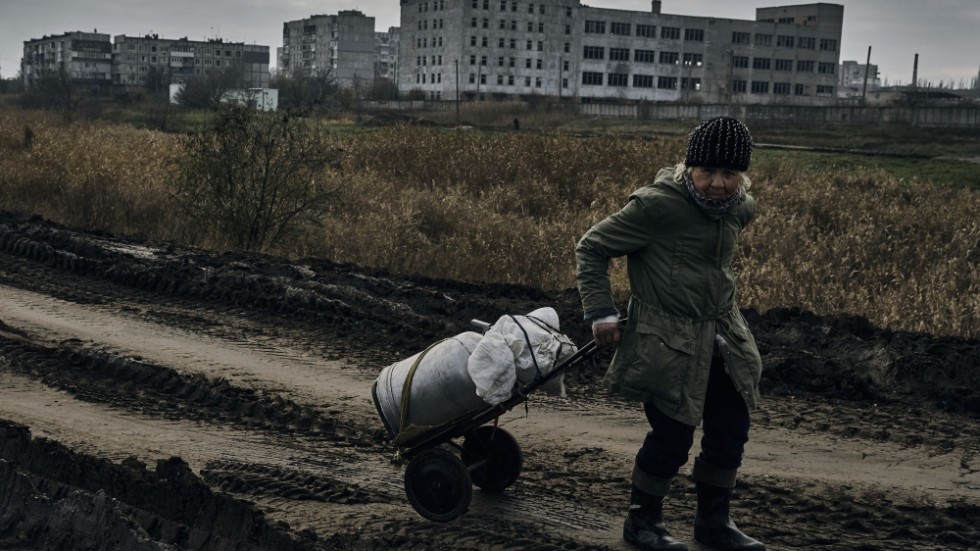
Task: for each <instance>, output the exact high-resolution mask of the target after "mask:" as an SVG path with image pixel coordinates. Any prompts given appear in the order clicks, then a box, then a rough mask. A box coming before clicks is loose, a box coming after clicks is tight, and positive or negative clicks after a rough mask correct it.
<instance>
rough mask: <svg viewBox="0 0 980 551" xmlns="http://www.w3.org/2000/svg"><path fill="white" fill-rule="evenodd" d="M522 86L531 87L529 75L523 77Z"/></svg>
mask: <svg viewBox="0 0 980 551" xmlns="http://www.w3.org/2000/svg"><path fill="white" fill-rule="evenodd" d="M524 86H527V87H528V88H530V87H531V77H524Z"/></svg>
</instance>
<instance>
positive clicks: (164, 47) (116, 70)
mask: <svg viewBox="0 0 980 551" xmlns="http://www.w3.org/2000/svg"><path fill="white" fill-rule="evenodd" d="M112 54H113V55H112V82H113V84H114V85H116V86H119V87H122V88H134V89H135V88H145V87H146V86H148V85H152V84H154V83H158V84H162V85H164V86H166V85H167V84H171V83H172V84H178V83H184V82H187V80H188V79H191V78H195V77H206V76H208V75H217V74H219V73H223V72H229V71H230V72H231V73H232V74H234V75H235V76H236V77H237V79H238V86H239V87H241V88H266V87H268V86H269V47H268V46H258V45H255V44H245V43H244V42H225V41H224V40H222V39H220V38H215V39H209V40H188V39H187V37H184V38H176V39H173V38H160V36H159V35H156V34H148V35H144V36H126V35H117V36H116V37H115V40H114V43H113V45H112Z"/></svg>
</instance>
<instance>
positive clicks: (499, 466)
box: [371, 321, 599, 522]
mask: <svg viewBox="0 0 980 551" xmlns="http://www.w3.org/2000/svg"><path fill="white" fill-rule="evenodd" d="M479 323H482V322H477V321H474V324H479ZM598 350H599V347H598V346H597V345H596V343H595V341H590V342H589V343H588V344H586V345H585V346H583V347H582V348H581V349H579V350H578V351H576V352H575V353H574V354H573V355H572V356H570V357H568V358H567V359H565V360H564V361H562V362H561V363H559V364H558V365H556V366H555V367H554V369H552V370H551V371H549V372H548V373H547V374H545V375H541V376H539V377H537V378H535V380H533V381H531V382H529V383H527V384H524V385H521V386H519V387H518V388H516V389H515V391H514V392H513V394H512V395H511V398H509V399H508V400H506V401H504V402H502V403H500V404H497V405H495V406H489V405H488V406H487V407H485V408H482V409H478V410H476V411H472V412H470V413H467V414H466V415H463V416H461V417H458V418H456V419H454V420H452V421H450V422H447V423H445V424H442V425H439V426H437V427H435V428H433V429H431V430H427V431H424V432H422V433H421V434H415V435H412V436H411V437H410V438H408V439H407V440H406V439H401V441H400V440H399V439H398V438H395V444H396V445H397V446H398V452H397V457H398V459H399V460H401V461H406V462H407V466H406V468H405V493H406V494H407V496H408V501H409V502H410V503H411V504H412V507H414V508H415V510H416V511H417V512H418V513H419V514H420V515H422V516H423V517H425V518H427V519H429V520H433V521H436V522H447V521H450V520H453V519H455V518H457V517H459V516H460V515H462V514H463V513H465V512H466V510H467V508H468V507H469V504H470V500H471V498H472V496H473V485H476V486H477V487H479V488H480V489H482V490H484V491H488V492H500V491H502V490H504V489H505V488H507V487H509V486H510V485H511V484H513V483H514V482H515V481H516V480H517V477H518V476H519V475H520V472H521V467H522V466H523V455H522V454H521V448H520V446H519V445H518V443H517V440H516V439H515V438H514V437H513V436H512V435H511V434H510V433H508V432H507V431H505V430H504V429H502V428H500V427H498V426H496V422H495V421H496V420H497V418H498V417H500V416H501V415H502V414H504V413H506V412H507V411H509V410H511V409H512V408H514V407H516V406H518V405H520V404H522V403H524V402H525V401H527V399H528V397H529V396H530V395H531V393H533V392H534V391H535V390H537V389H538V388H539V387H541V386H542V385H544V384H546V383H547V382H548V381H551V380H552V379H554V378H556V377H558V376H560V375H562V374H563V373H565V372H566V371H568V370H569V369H571V368H573V367H576V366H578V365H580V364H581V363H583V362H585V361H586V360H588V359H590V358H591V357H592V356H593V355H594V354H595V353H596V352H597V351H598ZM371 394H372V397H373V399H374V403H375V406H376V407H377V408H378V413H379V415H380V416H381V420H382V422H383V423H384V425H385V428H386V429H387V430H388V433H389V434H390V435H391V436H392V437H396V436H398V435H396V431H394V430H393V429H392V426H391V424H390V423H389V422H388V421H387V420H386V418H385V415H384V412H383V411H382V408H381V405H380V403H379V401H378V389H377V382H375V384H374V385H373V386H372V388H371ZM491 421H494V423H493V424H488V423H490V422H491ZM460 438H461V439H462V443H459V442H457V441H456V440H457V439H460ZM453 450H456V452H458V453H456V452H454V451H453Z"/></svg>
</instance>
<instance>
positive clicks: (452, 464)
mask: <svg viewBox="0 0 980 551" xmlns="http://www.w3.org/2000/svg"><path fill="white" fill-rule="evenodd" d="M405 494H406V495H407V496H408V502H409V503H411V504H412V507H414V508H415V510H416V511H417V512H418V513H419V514H420V515H422V516H423V517H425V518H427V519H429V520H432V521H435V522H449V521H451V520H453V519H456V518H458V517H459V516H460V515H462V514H463V513H465V512H466V510H467V509H468V508H469V506H470V500H471V499H472V498H473V483H472V482H471V481H470V473H469V471H468V470H467V469H466V465H464V464H463V462H462V461H460V459H459V458H458V457H456V455H455V454H453V453H452V452H451V451H449V450H447V449H444V448H430V449H428V450H423V451H422V452H420V453H419V454H418V455H416V456H415V457H413V458H412V459H411V460H410V461H409V462H408V466H407V467H406V468H405Z"/></svg>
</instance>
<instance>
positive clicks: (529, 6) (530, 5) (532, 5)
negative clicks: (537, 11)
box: [527, 4, 534, 13]
mask: <svg viewBox="0 0 980 551" xmlns="http://www.w3.org/2000/svg"><path fill="white" fill-rule="evenodd" d="M527 13H534V4H528V5H527Z"/></svg>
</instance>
